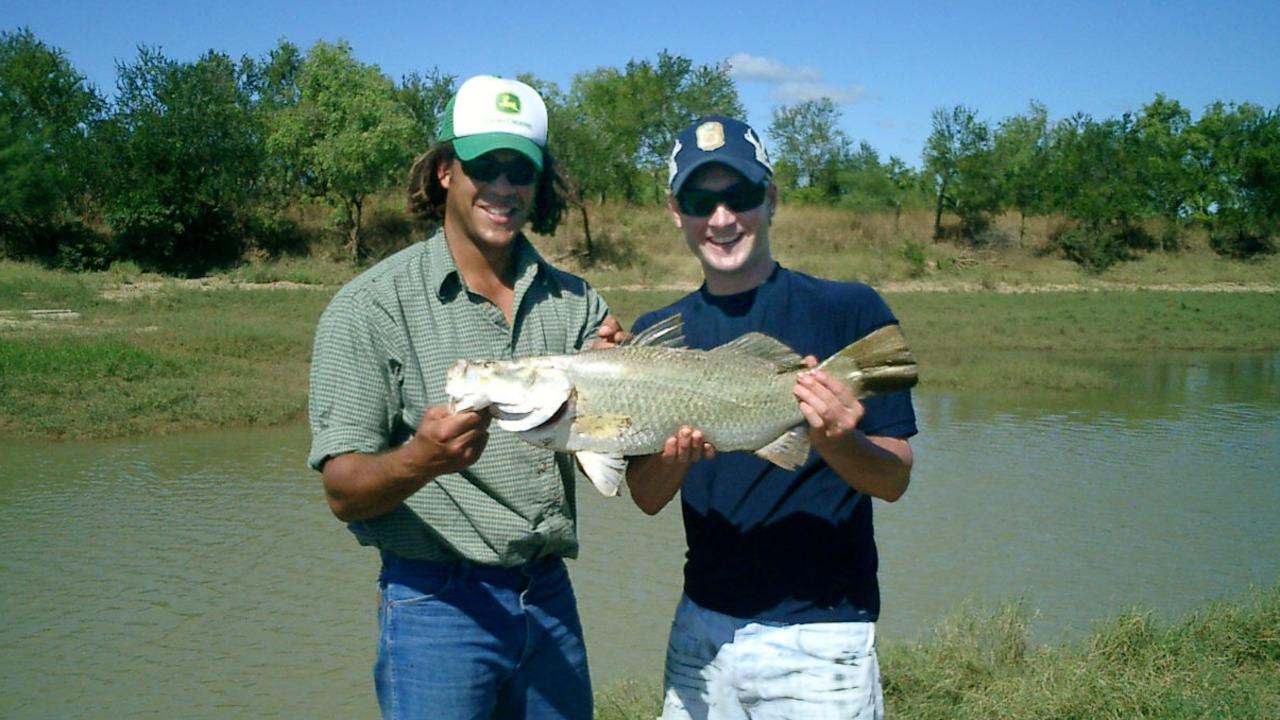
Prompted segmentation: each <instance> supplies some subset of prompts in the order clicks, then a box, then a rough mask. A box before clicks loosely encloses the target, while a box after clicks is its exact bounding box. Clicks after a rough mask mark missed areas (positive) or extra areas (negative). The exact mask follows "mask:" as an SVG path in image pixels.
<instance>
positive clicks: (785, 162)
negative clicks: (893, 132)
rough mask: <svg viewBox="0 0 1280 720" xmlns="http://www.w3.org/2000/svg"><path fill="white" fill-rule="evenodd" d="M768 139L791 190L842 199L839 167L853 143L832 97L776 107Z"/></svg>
mask: <svg viewBox="0 0 1280 720" xmlns="http://www.w3.org/2000/svg"><path fill="white" fill-rule="evenodd" d="M769 136H770V137H771V138H773V145H774V148H775V153H776V155H777V157H776V158H775V160H776V161H777V164H778V165H779V171H780V174H781V175H782V177H783V179H784V180H787V181H788V182H789V184H790V185H791V186H790V188H788V189H792V190H794V189H800V188H813V189H814V190H815V191H816V192H817V193H818V194H819V195H820V196H821V197H822V198H823V199H825V200H828V201H830V200H834V199H836V198H837V197H839V195H840V187H839V181H838V178H837V173H838V168H839V167H840V165H842V164H843V163H844V162H845V160H846V158H847V157H848V156H849V153H850V147H851V145H852V142H851V141H850V140H849V137H848V135H846V134H845V132H844V131H843V130H841V129H840V111H839V109H837V108H836V104H835V103H834V102H833V101H832V100H831V98H825V97H824V98H821V99H818V100H805V101H804V102H801V103H798V104H796V105H791V106H786V105H784V106H781V107H777V108H774V110H773V121H772V122H771V123H770V124H769ZM873 152H874V151H873ZM873 162H874V164H875V165H877V166H878V164H879V163H878V161H876V160H874V159H873Z"/></svg>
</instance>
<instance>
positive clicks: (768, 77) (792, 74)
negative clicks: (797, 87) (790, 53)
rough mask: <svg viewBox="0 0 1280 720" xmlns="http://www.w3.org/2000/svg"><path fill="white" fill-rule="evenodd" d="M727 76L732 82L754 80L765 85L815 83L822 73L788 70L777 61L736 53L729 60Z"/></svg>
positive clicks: (811, 70) (806, 68)
mask: <svg viewBox="0 0 1280 720" xmlns="http://www.w3.org/2000/svg"><path fill="white" fill-rule="evenodd" d="M729 76H730V77H732V78H733V79H734V80H755V81H757V82H766V83H786V82H795V81H797V80H803V81H817V80H821V79H822V73H820V72H818V71H817V70H815V69H813V68H810V67H800V68H790V67H787V66H786V65H783V64H782V63H780V62H778V61H777V60H770V59H769V58H762V57H756V56H755V55H748V54H747V53H738V54H737V55H734V56H733V57H731V58H729Z"/></svg>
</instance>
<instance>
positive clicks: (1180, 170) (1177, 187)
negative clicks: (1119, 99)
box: [1134, 95, 1198, 249]
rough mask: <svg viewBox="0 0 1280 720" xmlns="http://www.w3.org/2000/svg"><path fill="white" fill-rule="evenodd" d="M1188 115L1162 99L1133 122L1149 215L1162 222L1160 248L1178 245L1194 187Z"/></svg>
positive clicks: (1195, 183) (1178, 107)
mask: <svg viewBox="0 0 1280 720" xmlns="http://www.w3.org/2000/svg"><path fill="white" fill-rule="evenodd" d="M1190 127H1191V113H1190V112H1188V111H1187V110H1186V109H1185V108H1183V107H1182V105H1180V104H1179V103H1178V101H1177V100H1170V99H1168V98H1166V97H1165V96H1164V95H1156V97H1155V99H1154V100H1152V101H1151V102H1149V103H1147V104H1146V105H1145V106H1143V108H1142V112H1141V113H1139V114H1138V116H1137V118H1136V119H1135V122H1134V131H1135V133H1136V138H1135V140H1136V143H1137V152H1138V154H1139V157H1138V158H1136V160H1137V161H1138V162H1139V163H1140V165H1139V173H1140V180H1141V182H1142V185H1143V187H1144V188H1145V189H1146V191H1147V202H1148V204H1149V206H1150V209H1151V211H1152V212H1153V213H1154V214H1156V215H1159V216H1160V217H1162V218H1164V220H1165V225H1166V228H1167V231H1166V235H1165V240H1164V244H1165V247H1166V248H1168V249H1175V248H1176V247H1177V245H1178V226H1179V224H1181V222H1182V221H1183V218H1185V217H1186V216H1187V215H1188V212H1187V210H1188V206H1187V197H1188V196H1189V195H1190V194H1191V193H1192V191H1193V188H1194V187H1195V186H1196V185H1197V184H1198V182H1197V180H1196V179H1195V177H1194V175H1193V173H1192V171H1193V169H1194V167H1195V166H1194V164H1193V163H1192V162H1190V147H1189V144H1188V136H1187V131H1188V129H1189V128H1190Z"/></svg>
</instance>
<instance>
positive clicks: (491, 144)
mask: <svg viewBox="0 0 1280 720" xmlns="http://www.w3.org/2000/svg"><path fill="white" fill-rule="evenodd" d="M453 150H454V152H455V153H457V155H458V157H459V158H461V159H463V160H475V159H476V158H478V157H480V156H481V155H483V154H485V153H487V152H493V151H494V150H514V151H515V152H518V153H520V154H521V155H524V156H525V157H527V158H529V161H530V162H532V163H533V165H534V167H536V168H538V170H539V171H541V170H542V148H541V147H539V146H538V144H537V143H535V142H534V141H532V140H530V139H529V138H526V137H520V136H519V135H512V134H511V133H482V134H480V135H467V136H466V137H460V138H454V141H453Z"/></svg>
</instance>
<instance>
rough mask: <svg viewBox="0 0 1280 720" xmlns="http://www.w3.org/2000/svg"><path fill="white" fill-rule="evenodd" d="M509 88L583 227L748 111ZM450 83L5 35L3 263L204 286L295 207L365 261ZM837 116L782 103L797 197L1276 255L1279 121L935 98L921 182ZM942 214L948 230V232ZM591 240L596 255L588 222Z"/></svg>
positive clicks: (668, 59) (273, 59) (318, 62)
mask: <svg viewBox="0 0 1280 720" xmlns="http://www.w3.org/2000/svg"><path fill="white" fill-rule="evenodd" d="M519 79H521V80H523V81H525V82H527V83H529V84H530V85H533V86H534V87H535V88H537V89H538V90H539V92H540V93H541V94H542V95H543V97H544V98H545V100H546V102H547V106H548V112H549V115H550V118H549V120H550V124H551V148H550V149H551V151H552V153H553V154H554V155H555V156H556V158H557V160H558V162H559V165H560V167H561V169H562V171H563V174H564V176H565V180H566V184H567V187H568V188H569V189H570V191H571V195H572V196H573V198H574V204H575V205H576V206H577V208H578V209H579V211H580V212H581V213H582V218H583V220H584V228H589V223H588V222H587V221H588V219H589V218H588V206H589V205H590V204H593V203H603V202H606V201H613V202H622V203H629V204H637V205H638V204H653V203H659V202H662V201H663V200H664V197H665V183H666V172H667V155H668V153H669V152H670V148H671V146H672V144H673V143H674V139H675V136H676V134H677V133H678V132H679V130H680V129H681V128H682V127H683V126H684V125H686V124H687V123H688V122H690V121H691V120H692V119H694V118H696V117H698V116H700V115H704V114H713V113H718V114H725V115H736V116H743V115H744V110H743V107H742V104H741V101H740V100H739V97H738V92H737V89H736V87H735V85H734V82H733V80H732V77H731V76H730V68H729V67H728V66H727V65H726V64H723V63H720V64H709V65H698V64H695V63H693V62H692V61H690V60H689V59H687V58H684V57H681V56H679V55H675V54H672V53H669V52H666V51H663V52H660V53H658V55H657V57H656V58H655V59H653V60H649V59H644V60H633V61H631V62H628V63H627V64H626V65H625V67H622V68H599V69H595V70H591V71H587V72H583V73H580V74H578V75H576V76H575V77H574V78H573V80H572V81H571V83H570V85H569V87H568V88H561V87H559V86H558V85H556V84H555V83H551V82H546V81H542V80H540V79H539V78H537V77H534V76H532V75H521V76H519ZM457 80H458V78H457V77H456V76H454V75H451V74H449V73H447V72H445V71H442V70H441V69H439V68H438V67H437V68H433V69H431V70H430V71H427V72H414V73H410V74H409V75H406V76H404V77H402V78H401V79H400V80H399V81H398V82H397V81H395V80H393V79H391V78H389V77H387V76H386V75H385V74H384V73H382V71H381V70H380V69H379V68H378V67H377V66H375V65H370V64H366V63H363V62H360V61H359V60H358V59H357V58H356V57H355V56H354V53H353V51H352V49H351V47H350V46H349V45H347V44H346V43H345V42H341V41H339V42H335V43H329V42H318V43H316V44H315V45H313V46H312V47H310V48H309V49H307V50H306V51H305V52H304V51H303V50H302V49H301V48H299V47H298V46H296V45H294V44H292V43H290V42H288V41H287V40H281V41H279V42H278V43H277V45H276V47H274V48H272V49H271V50H270V51H268V52H267V53H265V54H264V55H262V56H260V57H249V56H245V57H242V58H239V59H233V58H231V57H230V56H228V55H227V54H225V53H221V52H217V51H212V50H211V51H209V52H207V53H205V54H204V55H203V56H201V57H200V58H198V59H196V60H194V61H189V62H181V61H177V60H174V59H171V58H167V57H165V56H164V54H163V53H162V52H161V51H159V50H157V49H154V48H149V47H140V48H139V49H138V54H137V56H136V57H135V58H133V59H132V60H129V61H125V62H120V63H118V64H117V77H116V88H115V90H116V92H115V94H114V96H112V97H110V98H108V97H106V96H104V95H103V94H102V93H101V92H100V91H99V90H98V89H97V88H95V87H93V86H92V85H90V84H89V83H88V81H87V80H86V79H85V77H84V76H83V75H82V74H81V73H79V72H78V71H77V70H76V69H75V68H74V67H73V66H72V65H71V63H70V62H69V61H68V60H67V58H66V55H65V53H63V52H62V51H61V50H59V49H57V48H54V47H50V46H49V45H47V44H45V43H44V42H42V41H41V40H40V39H39V38H37V37H36V36H35V35H34V34H33V33H32V32H31V31H30V30H28V29H19V30H16V31H12V32H3V33H0V254H4V255H8V256H11V257H20V258H34V259H39V260H41V261H44V262H46V263H48V264H50V265H54V266H58V267H65V268H69V269H97V268H103V267H106V266H108V265H109V264H110V263H112V262H114V261H117V260H131V261H134V262H137V263H139V264H140V265H142V266H144V267H148V268H152V269H156V270H161V271H165V272H174V273H181V274H198V273H203V272H205V271H207V270H209V269H211V268H214V267H218V266H220V265H226V264H230V263H234V262H236V261H237V260H238V259H239V258H241V257H243V255H244V253H245V252H246V251H248V250H257V251H262V252H273V251H275V250H277V249H279V248H282V247H288V246H289V242H290V239H292V238H296V237H297V236H298V233H299V232H300V230H299V228H298V224H297V220H296V219H295V217H296V213H292V212H291V210H296V209H297V208H298V207H299V206H301V205H303V204H310V203H314V204H316V205H319V206H321V207H324V208H326V210H327V212H328V213H329V221H330V224H331V226H332V227H333V228H334V229H335V230H336V231H339V232H341V234H342V236H343V238H344V239H345V246H346V251H347V253H349V255H350V257H352V258H355V259H360V258H362V257H364V256H365V254H366V253H367V252H368V249H367V247H366V244H365V242H364V240H363V237H362V229H363V228H364V226H365V224H366V213H367V210H368V206H369V202H370V199H371V198H373V197H375V196H376V195H377V194H378V193H382V192H386V191H388V190H389V189H394V188H399V187H402V186H403V182H404V176H405V173H406V171H407V169H408V167H409V166H410V164H411V162H412V160H413V158H414V156H415V155H416V154H417V153H420V152H422V151H424V150H425V149H426V148H427V147H429V146H430V144H431V143H432V141H433V140H434V139H435V137H436V133H437V127H436V124H437V122H438V119H439V116H440V114H441V112H442V111H443V109H444V105H445V103H446V102H447V101H448V99H449V97H450V96H451V95H452V94H453V92H454V90H455V88H456V85H457ZM840 125H841V116H840V111H839V109H838V107H837V106H836V105H835V104H834V103H833V102H832V101H831V100H829V99H822V100H811V101H806V102H801V103H797V104H794V105H790V106H780V107H777V108H775V109H774V110H773V113H772V119H771V123H770V124H769V126H768V133H769V136H770V138H771V140H772V143H771V144H772V150H773V154H774V160H775V167H776V171H777V172H776V179H777V182H778V184H779V186H780V188H781V190H782V192H783V195H784V198H786V199H787V200H788V201H790V202H796V203H801V204H820V205H830V206H838V207H846V208H851V209H856V210H868V211H875V210H892V211H895V212H900V211H901V210H902V209H903V208H923V207H931V208H932V209H933V210H934V211H935V217H936V221H935V235H936V236H938V237H939V238H941V237H943V236H944V235H947V234H948V233H950V234H954V235H955V237H956V239H958V240H960V241H962V242H967V243H975V244H981V243H987V242H993V241H995V240H998V238H995V236H994V235H993V232H992V230H991V221H992V218H993V217H995V216H996V215H998V214H1001V213H1005V212H1017V213H1018V214H1019V215H1020V216H1021V217H1023V218H1024V219H1025V218H1026V217H1031V216H1037V215H1059V216H1063V217H1065V218H1067V219H1068V220H1069V221H1070V222H1068V223H1066V224H1064V229H1063V230H1062V231H1061V232H1060V233H1057V234H1056V235H1055V237H1054V238H1053V242H1054V243H1055V244H1056V248H1057V249H1058V250H1059V251H1061V252H1062V253H1063V254H1065V255H1066V256H1067V257H1070V258H1072V259H1073V260H1076V261H1077V262H1080V263H1081V264H1083V265H1085V266H1087V267H1093V268H1101V267H1105V266H1106V265H1108V264H1110V263H1111V262H1115V261H1117V260H1121V259H1124V258H1125V257H1127V256H1129V255H1130V254H1131V253H1133V252H1136V251H1139V250H1144V249H1151V248H1156V247H1159V248H1164V249H1168V250H1173V249H1176V248H1177V247H1178V245H1179V242H1180V241H1179V238H1180V234H1181V233H1183V232H1185V230H1186V229H1187V228H1188V227H1190V226H1193V225H1195V224H1201V225H1204V226H1206V227H1208V228H1209V231H1210V237H1211V240H1212V242H1213V244H1214V247H1215V249H1218V250H1219V251H1220V252H1223V253H1224V254H1230V255H1235V256H1248V255H1254V254H1259V253H1265V252H1274V249H1275V236H1276V235H1277V234H1278V233H1277V227H1278V224H1280V178H1278V177H1277V173H1280V170H1278V168H1280V110H1277V109H1272V110H1267V109H1264V108H1260V107H1258V106H1255V105H1251V104H1247V103H1246V104H1240V105H1236V104H1226V103H1215V104H1214V105H1212V106H1210V107H1209V108H1206V110H1205V111H1204V113H1203V114H1202V116H1201V117H1200V118H1199V119H1198V120H1195V121H1193V120H1192V118H1191V115H1190V112H1189V111H1188V110H1187V109H1186V108H1183V107H1182V106H1181V105H1179V104H1178V103H1177V101H1175V100H1170V99H1168V98H1165V97H1162V96H1157V97H1156V98H1155V99H1154V100H1153V101H1152V102H1151V103H1149V104H1148V105H1146V106H1145V107H1143V108H1142V110H1141V111H1140V112H1137V113H1132V114H1125V115H1123V116H1121V117H1120V118H1109V119H1105V120H1094V119H1092V118H1090V117H1088V116H1084V115H1076V116H1072V117H1070V118H1067V119H1065V120H1062V121H1058V122H1051V121H1050V120H1049V118H1048V111H1047V109H1046V108H1045V107H1044V106H1043V105H1039V104H1034V103H1033V104H1032V105H1031V107H1030V109H1029V110H1028V112H1027V113H1026V114H1024V115H1019V116H1015V117H1012V118H1007V119H1005V120H1002V121H1000V122H999V123H996V124H994V125H993V124H991V123H988V122H986V121H984V120H982V119H980V118H979V117H978V116H977V114H976V113H975V112H974V111H973V110H971V109H969V108H966V107H962V106H960V107H955V108H940V109H938V110H937V111H935V113H934V115H933V130H932V133H931V134H930V137H929V139H928V141H927V144H926V149H925V151H924V153H923V157H922V158H921V161H922V164H921V168H920V169H914V168H912V167H910V166H908V165H907V163H906V162H904V161H903V160H902V159H901V158H897V157H890V158H888V160H882V159H881V157H880V156H879V154H878V153H877V152H876V150H875V149H874V148H872V147H871V146H870V145H868V144H867V143H865V142H862V143H859V144H857V145H856V146H855V145H854V142H853V140H852V139H851V138H850V137H848V135H847V134H846V133H845V132H844V131H843V130H842V129H841V127H840ZM944 213H948V214H950V215H952V216H954V217H957V218H958V219H959V222H958V225H956V226H954V227H944V225H943V222H942V219H943V214H944ZM1151 220H1155V221H1159V222H1160V226H1161V227H1162V228H1163V230H1162V231H1161V232H1159V233H1158V237H1152V234H1151V233H1150V232H1149V231H1148V230H1147V229H1146V228H1147V227H1148V225H1149V223H1148V221H1151ZM586 241H587V243H588V246H587V248H586V250H587V251H588V252H590V245H589V243H590V235H589V231H588V233H587V238H586Z"/></svg>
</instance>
